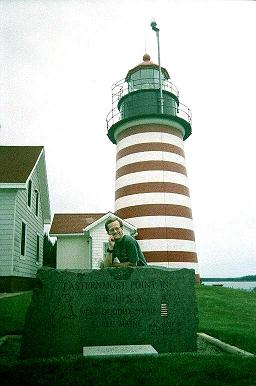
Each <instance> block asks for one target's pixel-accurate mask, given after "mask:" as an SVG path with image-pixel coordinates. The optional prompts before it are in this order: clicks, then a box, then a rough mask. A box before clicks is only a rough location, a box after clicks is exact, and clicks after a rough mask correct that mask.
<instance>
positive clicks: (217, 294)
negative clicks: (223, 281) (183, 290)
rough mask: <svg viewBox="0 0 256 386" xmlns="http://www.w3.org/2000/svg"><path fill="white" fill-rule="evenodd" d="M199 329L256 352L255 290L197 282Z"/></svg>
mask: <svg viewBox="0 0 256 386" xmlns="http://www.w3.org/2000/svg"><path fill="white" fill-rule="evenodd" d="M196 293H197V303H198V309H199V331H200V332H205V333H206V334H209V335H212V336H214V337H215V338H218V339H220V340H223V341H225V342H226V343H229V344H231V345H234V346H238V347H239V348H241V349H243V350H246V351H249V352H252V353H254V354H256V293H255V292H248V291H244V290H237V289H231V288H223V287H211V286H197V288H196Z"/></svg>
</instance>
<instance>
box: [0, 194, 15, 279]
mask: <svg viewBox="0 0 256 386" xmlns="http://www.w3.org/2000/svg"><path fill="white" fill-rule="evenodd" d="M15 197H16V191H15V190H9V189H1V190H0V276H11V275H12V250H13V232H14V209H15Z"/></svg>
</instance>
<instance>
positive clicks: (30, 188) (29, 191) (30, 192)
mask: <svg viewBox="0 0 256 386" xmlns="http://www.w3.org/2000/svg"><path fill="white" fill-rule="evenodd" d="M31 195H32V181H31V180H29V181H28V206H29V207H31Z"/></svg>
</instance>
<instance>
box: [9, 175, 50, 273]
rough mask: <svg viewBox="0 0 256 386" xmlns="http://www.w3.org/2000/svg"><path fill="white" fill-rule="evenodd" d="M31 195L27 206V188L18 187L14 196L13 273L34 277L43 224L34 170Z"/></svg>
mask: <svg viewBox="0 0 256 386" xmlns="http://www.w3.org/2000/svg"><path fill="white" fill-rule="evenodd" d="M31 180H32V197H31V207H30V208H29V207H28V206H27V190H26V189H20V190H19V191H18V193H17V198H16V211H15V236H14V249H13V259H14V275H15V276H25V277H35V275H36V271H37V269H38V268H39V267H40V266H41V265H42V262H43V234H44V224H43V217H42V208H41V194H40V188H39V180H38V171H37V168H36V169H35V170H34V172H33V175H32V178H31ZM35 190H38V191H39V211H38V216H36V194H35ZM22 221H24V222H25V223H26V224H27V227H26V250H25V258H22V257H21V255H20V245H21V226H22V225H21V224H22ZM37 235H39V237H40V244H39V245H40V246H39V263H37V261H36V247H37Z"/></svg>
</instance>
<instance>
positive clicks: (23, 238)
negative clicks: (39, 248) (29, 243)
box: [20, 221, 27, 256]
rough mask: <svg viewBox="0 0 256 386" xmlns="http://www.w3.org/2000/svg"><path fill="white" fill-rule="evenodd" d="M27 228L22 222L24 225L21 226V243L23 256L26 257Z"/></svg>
mask: <svg viewBox="0 0 256 386" xmlns="http://www.w3.org/2000/svg"><path fill="white" fill-rule="evenodd" d="M26 228H27V225H26V224H25V223H24V222H23V221H22V224H21V243H20V254H21V256H25V251H26Z"/></svg>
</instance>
